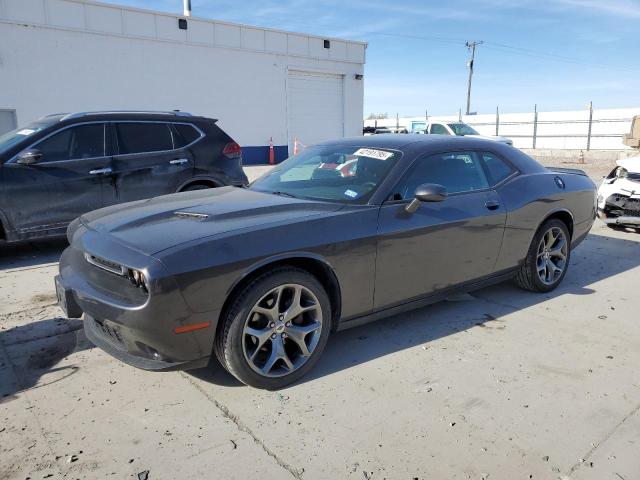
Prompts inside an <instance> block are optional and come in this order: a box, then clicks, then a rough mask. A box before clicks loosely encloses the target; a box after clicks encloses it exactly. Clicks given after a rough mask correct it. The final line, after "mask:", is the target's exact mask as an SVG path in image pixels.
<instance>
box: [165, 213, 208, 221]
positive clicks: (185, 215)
mask: <svg viewBox="0 0 640 480" xmlns="http://www.w3.org/2000/svg"><path fill="white" fill-rule="evenodd" d="M173 214H174V215H175V216H176V217H178V218H184V219H192V220H206V219H207V218H209V214H207V213H197V212H173Z"/></svg>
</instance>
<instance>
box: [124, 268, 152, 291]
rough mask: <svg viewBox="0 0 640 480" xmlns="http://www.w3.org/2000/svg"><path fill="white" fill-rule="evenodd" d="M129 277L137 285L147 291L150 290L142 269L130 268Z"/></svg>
mask: <svg viewBox="0 0 640 480" xmlns="http://www.w3.org/2000/svg"><path fill="white" fill-rule="evenodd" d="M127 277H129V281H130V282H131V283H132V284H134V285H135V286H136V287H138V288H142V289H143V290H144V291H145V292H148V291H149V287H148V286H147V278H146V277H145V276H144V273H142V272H141V271H140V270H136V269H134V268H130V269H129V271H128V275H127Z"/></svg>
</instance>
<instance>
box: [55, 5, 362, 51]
mask: <svg viewBox="0 0 640 480" xmlns="http://www.w3.org/2000/svg"><path fill="white" fill-rule="evenodd" d="M66 1H68V2H74V3H84V4H87V5H98V6H100V7H106V8H113V9H116V10H127V11H130V12H138V13H149V14H153V15H160V16H164V17H171V18H184V19H186V20H197V21H200V22H207V23H214V24H215V23H218V24H222V25H228V26H232V27H240V28H242V27H244V28H253V29H258V30H264V31H268V32H276V33H284V34H290V35H299V36H303V37H308V38H317V39H320V40H335V41H337V42H346V43H352V44H356V45H363V46H364V47H365V49H366V48H367V47H368V45H369V44H368V42H365V41H362V40H348V39H345V38H338V37H330V36H322V35H314V34H310V33H304V32H297V31H292V30H282V29H279V28H271V27H261V26H257V25H249V24H246V23H235V22H228V21H226V20H216V19H214V18H205V17H198V16H190V17H185V16H184V15H182V14H180V13H171V12H163V11H159V10H151V9H148V8H140V7H130V6H128V5H120V4H115V3H105V2H99V1H95V0H66Z"/></svg>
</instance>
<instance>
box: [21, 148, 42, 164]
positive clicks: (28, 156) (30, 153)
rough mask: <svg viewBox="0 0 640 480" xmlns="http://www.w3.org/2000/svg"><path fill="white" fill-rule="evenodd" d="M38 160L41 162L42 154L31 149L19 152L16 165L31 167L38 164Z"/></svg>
mask: <svg viewBox="0 0 640 480" xmlns="http://www.w3.org/2000/svg"><path fill="white" fill-rule="evenodd" d="M40 160H42V152H41V151H40V150H36V149H35V148H31V149H29V150H25V151H23V152H20V154H19V155H18V159H17V160H16V163H19V164H20V165H33V164H35V163H38V162H39V161H40Z"/></svg>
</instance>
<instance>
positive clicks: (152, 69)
mask: <svg viewBox="0 0 640 480" xmlns="http://www.w3.org/2000/svg"><path fill="white" fill-rule="evenodd" d="M180 6H181V4H180V2H179V1H178V0H176V8H178V7H180ZM195 13H197V12H195ZM185 27H186V29H185ZM365 50H366V43H363V42H354V41H345V40H339V39H333V38H326V37H317V36H313V35H305V34H300V33H291V32H284V31H279V30H271V29H265V28H257V27H251V26H246V25H237V24H231V23H226V22H219V21H213V20H206V19H202V18H195V17H189V18H187V17H183V16H181V15H171V14H166V13H159V12H152V11H148V10H140V9H135V8H128V7H120V6H113V5H108V4H102V3H96V2H91V1H84V0H0V133H2V132H3V131H7V130H9V129H11V128H15V126H16V125H20V124H24V123H26V122H29V121H32V120H35V119H37V118H39V117H41V116H43V115H46V114H50V113H56V112H73V111H91V110H113V109H123V110H173V109H180V110H183V111H187V112H191V113H193V114H198V115H204V116H209V117H212V118H217V119H219V125H220V126H221V127H222V128H223V129H224V130H225V131H226V132H227V133H229V135H231V136H232V137H233V138H234V139H235V140H236V141H237V142H238V143H240V144H241V145H242V146H243V149H244V158H245V163H265V162H266V161H267V158H268V145H269V140H270V138H273V143H274V145H275V146H276V157H277V159H278V160H280V159H282V158H285V157H286V156H287V147H288V149H289V150H290V151H291V150H292V147H293V141H294V138H297V139H298V140H299V141H300V142H301V143H303V144H312V143H315V142H318V141H322V140H326V139H329V138H337V137H343V136H352V135H361V134H362V123H363V122H362V103H363V90H364V87H363V69H364V63H365Z"/></svg>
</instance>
